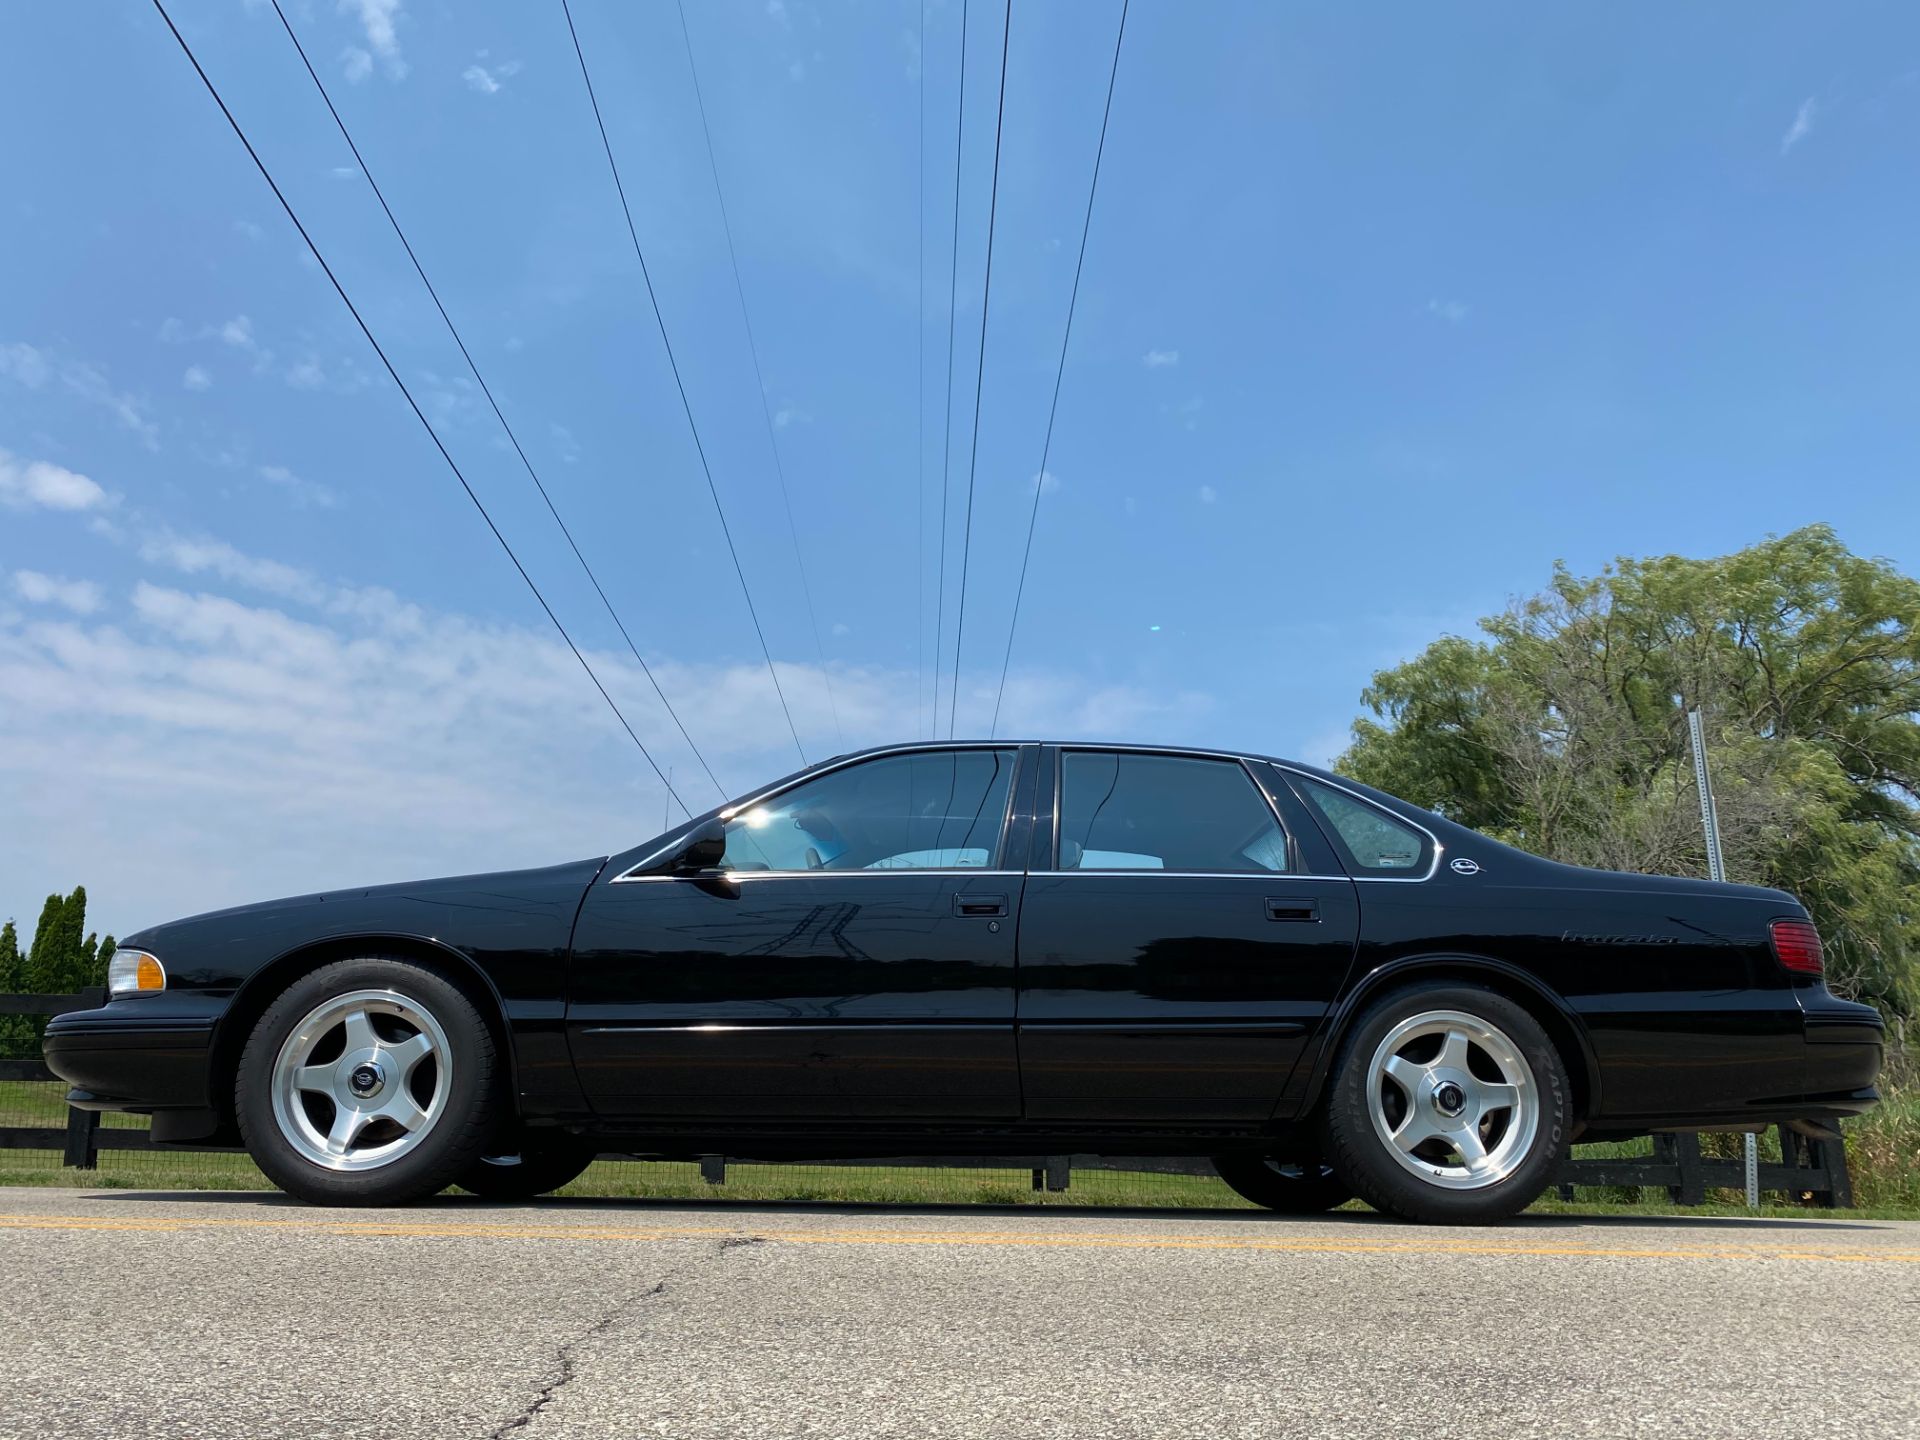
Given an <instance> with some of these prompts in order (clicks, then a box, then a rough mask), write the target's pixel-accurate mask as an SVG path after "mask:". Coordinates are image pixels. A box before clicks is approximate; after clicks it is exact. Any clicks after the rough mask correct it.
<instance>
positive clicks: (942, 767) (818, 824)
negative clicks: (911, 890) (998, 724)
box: [721, 749, 1015, 870]
mask: <svg viewBox="0 0 1920 1440" xmlns="http://www.w3.org/2000/svg"><path fill="white" fill-rule="evenodd" d="M1014 753H1015V752H1014V751H1013V750H1011V749H1007V750H949V751H932V752H926V753H920V754H913V755H892V756H886V757H884V758H881V759H877V760H866V761H862V762H860V763H859V764H856V765H848V766H845V767H843V768H841V769H839V770H833V771H829V772H828V773H827V774H825V775H822V776H820V777H819V778H818V779H816V780H806V781H802V782H801V783H800V784H798V785H796V786H794V787H793V788H792V789H791V790H787V791H785V792H783V793H782V794H780V795H777V796H775V797H773V798H772V799H770V800H767V801H765V802H764V803H762V804H759V805H756V806H754V807H753V808H751V809H749V810H745V811H742V812H741V813H740V814H738V815H736V816H734V817H733V818H732V819H731V820H729V821H728V822H727V854H726V859H725V860H724V861H722V862H721V863H722V864H723V865H724V867H725V868H726V869H728V870H953V869H961V870H985V869H990V868H991V867H992V866H993V863H994V861H995V858H996V857H997V855H998V852H999V849H1000V835H1001V831H1002V829H1003V828H1004V826H1005V823H1006V816H1007V792H1008V789H1009V787H1010V786H1011V784H1012V781H1013V759H1014Z"/></svg>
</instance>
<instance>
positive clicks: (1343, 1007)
mask: <svg viewBox="0 0 1920 1440" xmlns="http://www.w3.org/2000/svg"><path fill="white" fill-rule="evenodd" d="M1428 979H1435V980H1439V979H1459V980H1467V981H1478V982H1480V983H1483V984H1486V985H1488V986H1489V987H1490V988H1491V989H1494V990H1498V991H1500V992H1502V993H1503V994H1505V995H1507V996H1508V997H1509V998H1510V999H1513V1000H1516V1001H1518V1002H1519V1003H1520V1004H1522V1005H1524V1006H1525V1007H1526V1008H1527V1009H1528V1010H1530V1011H1531V1012H1532V1013H1533V1015H1534V1018H1535V1019H1537V1020H1539V1021H1540V1023H1541V1025H1542V1026H1543V1027H1544V1028H1545V1030H1546V1032H1547V1035H1548V1037H1549V1038H1550V1039H1552V1041H1553V1042H1554V1044H1555V1046H1557V1047H1558V1048H1559V1050H1560V1053H1561V1057H1562V1058H1563V1059H1564V1060H1565V1062H1566V1066H1567V1078H1568V1080H1569V1081H1571V1082H1572V1084H1573V1089H1574V1103H1575V1111H1576V1115H1575V1125H1576V1127H1578V1126H1580V1125H1583V1124H1584V1123H1585V1122H1586V1120H1587V1118H1588V1117H1589V1116H1591V1115H1594V1114H1596V1113H1598V1110H1599V1105H1600V1067H1599V1064H1598V1063H1597V1062H1596V1061H1595V1059H1594V1056H1593V1047H1592V1045H1591V1044H1590V1043H1589V1042H1588V1039H1587V1031H1586V1026H1585V1025H1583V1024H1582V1023H1581V1021H1580V1019H1579V1017H1578V1016H1577V1015H1575V1014H1574V1012H1573V1007H1572V1006H1570V1005H1568V1004H1567V1002H1566V1001H1565V1000H1564V999H1562V998H1561V997H1560V996H1559V995H1558V994H1556V993H1555V992H1554V991H1553V990H1551V989H1549V988H1548V987H1547V986H1546V985H1544V984H1543V983H1542V982H1541V981H1540V980H1539V979H1538V978H1536V977H1535V976H1533V975H1530V974H1528V973H1527V972H1526V971H1524V970H1522V969H1520V968H1519V967H1518V966H1516V965H1512V964H1509V963H1508V962H1506V961H1504V960H1494V959H1491V958H1489V957H1487V956H1485V955H1466V954H1458V953H1442V954H1430V955H1404V956H1399V957H1397V958H1395V959H1392V960H1388V961H1385V962H1384V963H1382V964H1380V965H1377V966H1375V967H1374V968H1373V969H1371V970H1369V971H1367V973H1366V974H1364V975H1362V976H1361V977H1360V978H1359V979H1358V980H1357V981H1355V982H1354V983H1353V985H1352V986H1350V987H1349V988H1348V990H1347V992H1346V994H1345V995H1343V996H1342V997H1341V998H1340V1000H1339V1002H1338V1003H1337V1004H1336V1005H1335V1007H1334V1009H1333V1010H1332V1012H1331V1013H1330V1014H1329V1015H1328V1016H1327V1019H1326V1021H1325V1023H1324V1025H1323V1028H1322V1030H1321V1036H1320V1042H1319V1048H1318V1050H1317V1051H1316V1052H1315V1053H1314V1054H1313V1056H1312V1058H1311V1060H1310V1061H1309V1062H1308V1063H1307V1064H1306V1065H1304V1066H1302V1067H1301V1068H1300V1069H1297V1070H1296V1071H1295V1072H1294V1079H1293V1081H1292V1082H1291V1083H1290V1084H1289V1085H1288V1087H1287V1090H1288V1094H1287V1095H1286V1096H1285V1097H1283V1099H1282V1101H1281V1104H1280V1105H1279V1106H1278V1107H1276V1111H1275V1115H1276V1118H1281V1117H1284V1116H1287V1115H1288V1114H1291V1116H1292V1118H1294V1119H1298V1118H1300V1117H1302V1116H1305V1115H1306V1114H1307V1113H1308V1112H1309V1111H1311V1110H1312V1109H1313V1107H1314V1106H1316V1105H1318V1104H1319V1103H1320V1096H1321V1093H1322V1092H1323V1091H1324V1090H1325V1089H1326V1083H1327V1072H1328V1071H1329V1070H1330V1069H1332V1067H1333V1057H1334V1055H1335V1054H1336V1053H1338V1051H1339V1049H1340V1045H1341V1042H1342V1041H1343V1040H1345V1039H1346V1035H1347V1031H1348V1030H1349V1029H1350V1028H1352V1025H1353V1022H1354V1021H1355V1020H1356V1019H1357V1018H1358V1017H1359V1015H1360V1013H1361V1012H1362V1011H1363V1010H1365V1009H1366V1008H1367V1006H1368V1005H1370V1004H1371V1003H1372V1002H1373V1001H1374V1000H1375V999H1377V998H1378V997H1379V996H1380V995H1381V994H1382V993H1384V992H1385V991H1387V990H1390V989H1392V988H1393V987H1394V986H1396V985H1399V984H1403V983H1405V982H1406V981H1409V980H1428Z"/></svg>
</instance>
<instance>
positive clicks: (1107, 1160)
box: [0, 989, 1853, 1209]
mask: <svg viewBox="0 0 1920 1440" xmlns="http://www.w3.org/2000/svg"><path fill="white" fill-rule="evenodd" d="M105 998H106V995H105V991H103V990H99V989H94V990H83V991H80V992H77V993H75V994H72V995H0V1015H22V1016H35V1017H49V1016H54V1015H64V1014H66V1013H67V1012H68V1011H70V1010H91V1009H94V1008H96V1007H97V1006H99V1005H100V1004H102V1003H103V1002H104V1000H105ZM35 1048H36V1049H37V1041H36V1042H35ZM56 1078H57V1077H56V1076H55V1075H54V1074H53V1072H52V1071H51V1070H49V1069H48V1068H47V1066H46V1063H45V1062H44V1061H43V1060H42V1059H41V1058H40V1057H39V1056H38V1055H37V1054H35V1055H31V1056H15V1057H0V1081H9V1080H12V1081H41V1082H48V1081H54V1080H55V1079H56ZM1778 1130H1779V1140H1780V1159H1779V1160H1777V1161H1776V1160H1771V1159H1767V1160H1762V1161H1761V1162H1760V1164H1759V1168H1758V1178H1759V1188H1760V1189H1761V1190H1762V1191H1774V1192H1781V1191H1784V1192H1786V1194H1787V1195H1788V1196H1789V1197H1790V1198H1792V1199H1793V1200H1795V1201H1799V1202H1802V1203H1806V1204H1811V1205H1819V1206H1826V1207H1832V1208H1838V1209H1847V1208H1851V1206H1852V1205H1853V1183H1852V1178H1851V1176H1850V1174H1849V1172H1848V1169H1847V1155H1846V1142H1845V1140H1844V1138H1843V1137H1842V1136H1841V1135H1840V1133H1839V1131H1838V1130H1836V1129H1832V1128H1831V1127H1826V1126H1822V1125H1814V1124H1802V1125H1782V1126H1780V1127H1778ZM222 1149H223V1147H217V1146H211V1145H208V1146H156V1145H154V1144H153V1142H152V1140H151V1139H150V1138H149V1135H148V1132H147V1131H146V1130H145V1129H120V1128H116V1127H106V1126H102V1125H101V1123H100V1116H99V1114H98V1113H97V1112H95V1111H91V1110H76V1109H73V1108H72V1107H68V1109H67V1112H66V1123H65V1124H64V1125H61V1126H51V1125H40V1126H33V1125H0V1150H58V1151H60V1152H61V1153H62V1160H61V1164H62V1166H63V1167H66V1168H72V1169H78V1170H91V1169H94V1168H96V1167H97V1166H98V1164H99V1160H100V1152H101V1151H103V1150H167V1151H181V1150H197V1151H207V1152H217V1151H220V1150H222ZM1577 1149H1578V1147H1576V1151H1577ZM226 1153H239V1152H234V1151H232V1150H227V1151H226ZM601 1158H602V1159H604V1160H616V1161H617V1160H628V1159H631V1158H632V1157H631V1156H628V1155H626V1154H623V1153H609V1154H606V1155H603V1156H602V1157H601ZM807 1164H808V1166H809V1167H820V1168H826V1169H833V1168H838V1167H871V1168H887V1167H896V1166H897V1167H904V1168H912V1169H941V1168H946V1169H992V1170H1003V1171H1004V1170H1016V1171H1017V1170H1025V1171H1027V1172H1029V1174H1030V1176H1031V1181H1032V1188H1033V1189H1034V1190H1036V1191H1043V1192H1047V1193H1053V1194H1060V1193H1064V1192H1066V1191H1067V1190H1068V1189H1069V1188H1070V1187H1071V1186H1072V1184H1073V1172H1074V1171H1076V1170H1081V1171H1109V1172H1122V1173H1129V1174H1139V1175H1143V1176H1146V1175H1183V1176H1203V1177H1204V1176H1211V1175H1213V1173H1214V1171H1213V1167H1212V1166H1211V1165H1210V1164H1208V1163H1207V1162H1206V1161H1205V1160H1188V1159H1181V1158H1174V1157H1168V1156H1148V1155H1085V1154H1075V1155H1039V1154H1035V1155H1013V1156H1004V1155H999V1156H992V1157H981V1156H977V1155H975V1156H968V1155H900V1156H891V1157H882V1158H878V1159H861V1160H843V1161H834V1160H826V1161H819V1160H815V1161H808V1162H807ZM699 1165H700V1178H701V1179H702V1180H704V1181H705V1182H706V1183H707V1184H708V1185H710V1186H712V1187H714V1188H715V1189H719V1188H721V1187H724V1186H725V1185H726V1184H727V1182H728V1177H729V1173H730V1172H733V1173H736V1174H751V1173H752V1172H754V1171H756V1170H761V1169H764V1168H768V1167H767V1166H766V1165H765V1164H764V1163H763V1162H758V1161H754V1160H750V1159H742V1158H738V1157H733V1156H727V1155H703V1156H701V1157H700V1160H699ZM1555 1180H1556V1183H1557V1185H1558V1187H1559V1191H1560V1194H1561V1196H1562V1198H1564V1199H1568V1200H1571V1199H1572V1198H1573V1196H1574V1190H1575V1187H1596V1188H1611V1187H1619V1188H1638V1187H1651V1188H1654V1189H1664V1190H1665V1191H1666V1192H1667V1196H1668V1199H1669V1200H1670V1201H1671V1202H1672V1203H1673V1204H1676V1205H1699V1204H1702V1203H1704V1202H1705V1200H1706V1196H1707V1192H1708V1191H1709V1190H1720V1189H1726V1190H1743V1189H1744V1188H1745V1186H1746V1165H1745V1162H1744V1160H1743V1159H1729V1158H1723V1157H1715V1156H1709V1155H1707V1154H1706V1153H1705V1152H1704V1150H1703V1147H1702V1145H1701V1143H1700V1136H1698V1135H1690V1134H1676V1135H1655V1136H1654V1137H1653V1153H1652V1154H1651V1155H1631V1156H1617V1155H1616V1156H1591V1155H1580V1154H1578V1153H1575V1154H1574V1155H1572V1156H1571V1157H1570V1158H1569V1159H1568V1160H1567V1161H1566V1162H1565V1163H1564V1164H1563V1165H1562V1166H1561V1168H1560V1173H1559V1174H1558V1175H1557V1176H1556V1177H1555Z"/></svg>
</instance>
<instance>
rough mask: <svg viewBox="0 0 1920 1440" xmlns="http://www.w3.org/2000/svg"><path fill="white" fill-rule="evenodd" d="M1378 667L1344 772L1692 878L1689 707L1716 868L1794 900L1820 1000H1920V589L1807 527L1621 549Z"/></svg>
mask: <svg viewBox="0 0 1920 1440" xmlns="http://www.w3.org/2000/svg"><path fill="white" fill-rule="evenodd" d="M1480 628H1481V630H1482V631H1483V632H1484V638H1481V639H1474V640H1469V639H1464V638H1460V637H1457V636H1447V637H1444V638H1442V639H1440V640H1438V641H1436V642H1435V643H1434V644H1433V645H1431V646H1429V647H1428V648H1427V649H1426V651H1424V652H1423V653H1422V654H1421V655H1419V656H1418V657H1416V658H1415V659H1413V660H1411V661H1409V662H1407V663H1406V664H1404V665H1401V666H1398V667H1396V668H1394V669H1392V670H1386V671H1382V672H1381V673H1379V674H1377V675H1375V676H1374V679H1373V683H1372V684H1371V685H1370V686H1369V687H1368V688H1367V690H1366V691H1365V693H1364V695H1363V697H1362V698H1363V700H1364V702H1365V703H1366V704H1367V706H1368V707H1369V708H1370V709H1371V711H1372V714H1371V716H1363V717H1361V718H1360V719H1359V720H1357V721H1356V722H1355V723H1354V727H1353V744H1352V746H1351V747H1350V748H1349V749H1348V750H1347V752H1346V753H1345V754H1344V755H1343V756H1341V758H1340V760H1339V761H1338V762H1337V763H1338V768H1340V769H1341V770H1343V771H1344V772H1345V773H1347V774H1349V775H1352V776H1353V777H1355V778H1356V779H1359V780H1364V781H1366V782H1368V783H1370V784H1374V785H1378V786H1379V787H1381V788H1382V789H1384V790H1389V791H1392V792H1393V793H1395V794H1398V795H1403V796H1405V797H1406V798H1407V799H1409V800H1412V801H1414V802H1416V803H1418V804H1423V805H1427V806H1429V807H1431V808H1433V809H1435V810H1437V811H1439V812H1440V813H1442V814H1444V815H1446V816H1448V817H1449V818H1451V819H1454V820H1458V821H1459V822H1461V823H1462V824H1465V825H1469V826H1472V827H1474V828H1475V829H1479V830H1484V831H1486V832H1487V833H1489V834H1491V835H1494V836H1495V837H1497V838H1499V839H1502V840H1505V841H1507V842H1509V843H1511V844H1515V845H1519V846H1521V847H1523V848H1526V849H1529V850H1533V851H1535V852H1537V853H1540V854H1544V855H1549V856H1552V857H1553V858H1555V859H1559V860H1566V861H1570V862H1573V863H1575V864H1585V865H1600V866H1604V867H1607V868H1611V869H1622V870H1642V871H1659V872H1665V873H1678V874H1687V873H1704V872H1705V864H1706V861H1705V845H1704V841H1703V838H1702V836H1701V833H1700V824H1699V810H1698V799H1697V796H1696V795H1695V793H1694V787H1693V772H1692V763H1691V759H1690V754H1689V750H1688V743H1687V725H1686V711H1687V708H1688V707H1689V706H1691V705H1700V706H1703V707H1704V708H1705V711H1706V714H1707V717H1708V725H1709V732H1710V733H1709V753H1710V757H1711V760H1712V768H1713V781H1714V789H1715V799H1716V801H1717V804H1718V809H1719V813H1720V819H1721V826H1722V833H1723V846H1724V849H1725V853H1726V858H1727V868H1728V873H1729V875H1730V876H1731V877H1732V878H1734V879H1736V880H1746V881H1750V882H1754V883H1758V884H1765V885H1775V886H1779V887H1780V888H1782V889H1785V890H1789V891H1792V892H1794V893H1795V894H1797V895H1798V896H1800V898H1801V899H1802V900H1803V901H1805V902H1806V904H1807V906H1808V908H1809V909H1810V910H1811V911H1812V912H1813V914H1814V916H1815V918H1816V919H1817V920H1818V921H1819V923H1820V925H1821V929H1822V931H1823V933H1824V934H1825V936H1826V938H1827V942H1828V969H1829V975H1830V978H1831V980H1832V982H1833V983H1834V985H1835V987H1836V988H1837V989H1840V990H1843V991H1846V992H1850V993H1853V994H1857V995H1860V996H1861V997H1863V998H1866V999H1870V1000H1873V1001H1874V1002H1875V1003H1877V1004H1879V1005H1881V1006H1882V1008H1884V1009H1886V1010H1888V1011H1889V1012H1892V1013H1895V1014H1903V1015H1904V1014H1911V1013H1913V1011H1914V1010H1915V1009H1916V1008H1920V806H1917V805H1916V801H1920V581H1915V580H1914V579H1912V578H1911V577H1908V576H1905V575H1901V574H1900V573H1899V572H1897V571H1896V570H1894V569H1893V567H1892V566H1891V565H1889V564H1888V563H1886V562H1885V561H1880V560H1870V559H1866V558H1864V557H1861V556H1858V555H1854V554H1852V553H1851V552H1850V551H1848V550H1847V548H1846V547H1845V546H1844V545H1842V544H1841V543H1840V541H1839V540H1838V539H1837V538H1836V537H1835V536H1834V534H1833V532H1832V531H1831V530H1829V529H1828V528H1826V527H1825V526H1810V527H1808V528H1806V529H1804V530H1797V531H1795V532H1793V533H1792V534H1790V535H1785V536H1781V537H1779V538H1776V539H1770V540H1768V541H1766V542H1765V543H1763V544H1760V545H1755V546H1752V547H1751V548H1749V549H1746V550H1742V551H1739V552H1738V553H1736V554H1733V555H1727V556H1722V557H1719V558H1717V559H1709V560H1692V559H1687V558H1684V557H1681V556H1674V555H1669V556H1662V557H1658V558H1653V559H1645V560H1634V559H1622V560H1620V561H1618V562H1616V563H1615V564H1614V565H1613V566H1611V567H1609V568H1608V569H1607V570H1605V571H1603V572H1602V573H1601V574H1600V575H1598V576H1595V577H1591V578H1585V579H1583V578H1579V577H1576V576H1574V575H1572V574H1570V573H1569V572H1568V571H1567V570H1566V568H1565V567H1564V566H1556V567H1555V569H1554V574H1553V579H1552V582H1551V583H1550V585H1549V586H1548V588H1547V590H1546V591H1545V592H1543V593H1542V594H1539V595H1536V596H1534V597H1533V598H1531V599H1528V600H1525V601H1523V602H1520V603H1518V604H1515V605H1514V606H1512V607H1511V608H1509V609H1508V610H1507V611H1506V612H1505V613H1504V614H1501V615H1496V616H1493V617H1491V618H1489V619H1486V620H1483V621H1481V622H1480Z"/></svg>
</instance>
